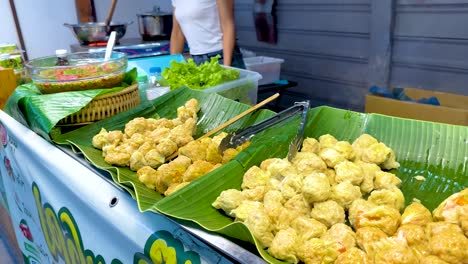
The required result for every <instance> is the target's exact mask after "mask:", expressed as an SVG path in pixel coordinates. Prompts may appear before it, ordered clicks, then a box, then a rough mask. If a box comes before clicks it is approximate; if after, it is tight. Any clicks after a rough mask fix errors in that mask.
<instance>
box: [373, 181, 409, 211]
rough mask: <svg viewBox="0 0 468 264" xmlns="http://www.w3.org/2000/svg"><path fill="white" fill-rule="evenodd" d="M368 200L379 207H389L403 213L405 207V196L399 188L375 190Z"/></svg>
mask: <svg viewBox="0 0 468 264" xmlns="http://www.w3.org/2000/svg"><path fill="white" fill-rule="evenodd" d="M367 200H368V201H369V202H372V203H374V204H377V205H388V206H390V207H393V208H395V209H397V210H398V211H401V210H402V209H403V207H404V206H405V196H404V195H403V193H402V192H401V190H400V189H399V188H397V187H393V188H391V189H381V190H374V191H372V192H371V193H370V195H369V197H368V198H367Z"/></svg>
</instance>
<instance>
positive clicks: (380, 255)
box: [374, 238, 418, 264]
mask: <svg viewBox="0 0 468 264" xmlns="http://www.w3.org/2000/svg"><path fill="white" fill-rule="evenodd" d="M374 263H375V264H386V263H395V264H414V263H418V258H417V257H416V255H415V254H414V252H413V250H411V248H409V247H408V246H407V245H405V244H404V243H402V242H400V241H398V240H397V239H395V238H384V239H382V240H380V241H378V242H377V243H376V245H375V254H374Z"/></svg>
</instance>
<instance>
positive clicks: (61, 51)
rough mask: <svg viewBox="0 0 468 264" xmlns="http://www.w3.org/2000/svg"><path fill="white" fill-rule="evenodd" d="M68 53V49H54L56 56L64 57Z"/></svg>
mask: <svg viewBox="0 0 468 264" xmlns="http://www.w3.org/2000/svg"><path fill="white" fill-rule="evenodd" d="M67 54H68V51H67V50H66V49H58V50H56V51H55V55H56V56H57V57H64V56H66V55H67Z"/></svg>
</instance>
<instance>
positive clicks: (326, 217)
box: [310, 200, 345, 227]
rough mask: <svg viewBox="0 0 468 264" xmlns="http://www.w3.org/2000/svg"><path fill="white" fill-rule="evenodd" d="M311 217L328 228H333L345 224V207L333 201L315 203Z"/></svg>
mask: <svg viewBox="0 0 468 264" xmlns="http://www.w3.org/2000/svg"><path fill="white" fill-rule="evenodd" d="M310 216H312V217H313V218H315V219H316V220H318V221H320V222H321V223H323V224H325V225H326V226H327V227H331V226H332V225H334V224H337V223H344V221H345V211H344V209H343V207H341V205H339V204H338V203H337V202H335V201H333V200H328V201H325V202H319V203H315V204H314V208H313V209H312V211H311V213H310Z"/></svg>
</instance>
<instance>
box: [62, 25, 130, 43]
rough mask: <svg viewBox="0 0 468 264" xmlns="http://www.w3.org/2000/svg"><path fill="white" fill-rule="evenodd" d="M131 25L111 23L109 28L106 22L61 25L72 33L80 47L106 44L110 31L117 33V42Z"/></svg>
mask: <svg viewBox="0 0 468 264" xmlns="http://www.w3.org/2000/svg"><path fill="white" fill-rule="evenodd" d="M132 23H133V22H130V23H118V22H111V23H110V25H109V26H107V25H106V22H88V23H81V24H68V23H64V24H63V25H65V26H66V27H69V28H70V29H71V30H72V31H73V33H74V35H75V37H76V38H77V39H78V41H79V42H80V43H81V44H82V45H87V44H90V43H95V42H106V41H107V40H108V39H109V36H110V33H111V32H112V31H115V32H117V34H116V36H115V40H116V41H117V42H118V41H119V39H121V38H122V37H123V36H124V35H125V32H126V31H127V26H128V25H130V24H132Z"/></svg>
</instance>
